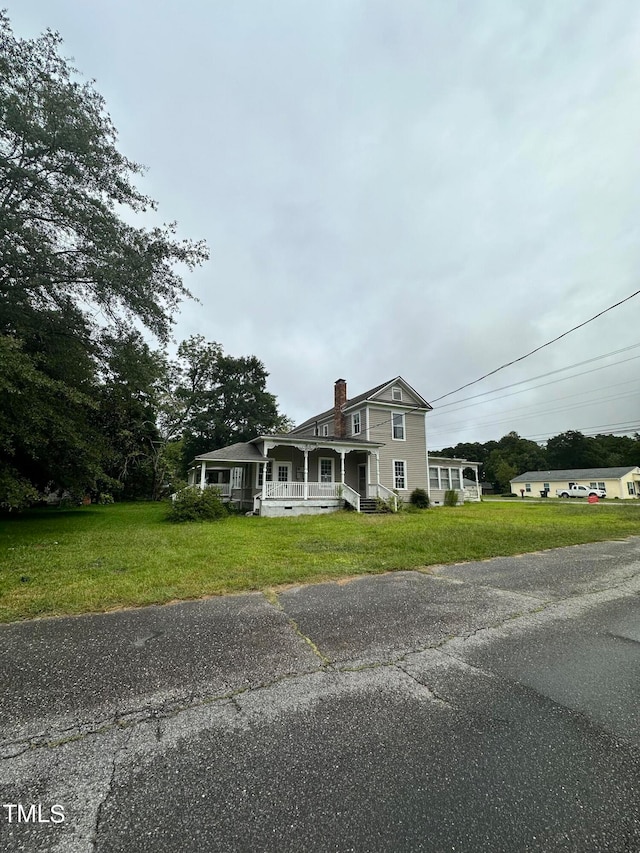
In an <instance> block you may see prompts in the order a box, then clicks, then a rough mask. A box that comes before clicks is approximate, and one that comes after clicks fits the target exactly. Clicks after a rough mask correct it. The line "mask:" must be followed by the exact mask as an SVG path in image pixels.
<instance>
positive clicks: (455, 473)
mask: <svg viewBox="0 0 640 853" xmlns="http://www.w3.org/2000/svg"><path fill="white" fill-rule="evenodd" d="M450 470H451V488H452V489H461V488H462V483H461V482H460V469H459V468H451V469H450Z"/></svg>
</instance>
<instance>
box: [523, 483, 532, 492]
mask: <svg viewBox="0 0 640 853" xmlns="http://www.w3.org/2000/svg"><path fill="white" fill-rule="evenodd" d="M524 490H525V492H530V491H531V483H525V484H524Z"/></svg>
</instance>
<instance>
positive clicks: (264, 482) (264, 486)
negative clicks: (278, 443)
mask: <svg viewBox="0 0 640 853" xmlns="http://www.w3.org/2000/svg"><path fill="white" fill-rule="evenodd" d="M259 464H260V465H262V495H261V496H260V500H261V501H264V499H265V498H266V496H267V463H266V462H260V463H259Z"/></svg>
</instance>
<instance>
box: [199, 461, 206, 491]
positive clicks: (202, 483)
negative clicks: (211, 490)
mask: <svg viewBox="0 0 640 853" xmlns="http://www.w3.org/2000/svg"><path fill="white" fill-rule="evenodd" d="M206 479H207V463H206V462H203V463H202V468H201V470H200V488H201V489H204V487H205V483H206Z"/></svg>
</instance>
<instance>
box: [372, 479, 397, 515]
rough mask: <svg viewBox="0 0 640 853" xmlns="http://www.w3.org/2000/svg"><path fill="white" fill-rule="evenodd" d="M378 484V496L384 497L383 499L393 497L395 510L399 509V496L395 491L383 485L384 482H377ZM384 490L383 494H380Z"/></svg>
mask: <svg viewBox="0 0 640 853" xmlns="http://www.w3.org/2000/svg"><path fill="white" fill-rule="evenodd" d="M377 486H378V497H379V498H382V500H385V499H386V500H391V498H393V511H394V512H397V511H398V496H397V495H396V493H395V492H392V491H391V489H388V488H387V487H386V486H383V485H382V483H377ZM380 492H382V494H380Z"/></svg>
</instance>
